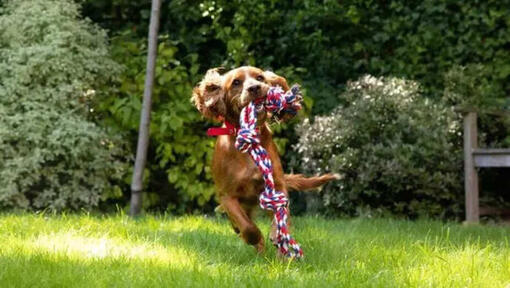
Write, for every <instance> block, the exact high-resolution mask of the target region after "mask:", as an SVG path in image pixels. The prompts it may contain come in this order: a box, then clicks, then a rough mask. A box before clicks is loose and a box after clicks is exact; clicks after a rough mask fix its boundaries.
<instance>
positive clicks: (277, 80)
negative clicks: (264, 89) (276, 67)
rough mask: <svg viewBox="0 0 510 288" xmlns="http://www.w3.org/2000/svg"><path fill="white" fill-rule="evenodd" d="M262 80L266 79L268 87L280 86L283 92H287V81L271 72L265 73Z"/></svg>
mask: <svg viewBox="0 0 510 288" xmlns="http://www.w3.org/2000/svg"><path fill="white" fill-rule="evenodd" d="M264 78H266V81H267V82H268V83H269V85H270V86H280V87H282V89H283V90H284V91H287V90H289V84H287V80H286V79H285V78H283V77H282V76H279V75H276V74H275V73H273V72H271V71H265V72H264Z"/></svg>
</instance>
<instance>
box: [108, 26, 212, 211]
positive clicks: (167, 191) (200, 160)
mask: <svg viewBox="0 0 510 288" xmlns="http://www.w3.org/2000/svg"><path fill="white" fill-rule="evenodd" d="M145 43H146V42H145V41H144V40H138V39H133V38H132V37H131V33H126V34H124V35H122V36H118V37H116V38H114V39H113V47H114V50H113V57H114V59H116V60H117V61H119V62H121V63H123V64H124V67H125V69H124V71H123V73H122V74H121V76H120V86H119V87H118V91H116V93H112V94H111V95H109V96H108V97H105V98H103V99H102V101H101V102H100V103H99V104H98V109H99V111H101V112H102V113H104V114H105V115H104V116H103V118H105V119H108V121H109V125H111V126H115V127H117V129H118V130H121V131H128V132H129V133H130V137H131V138H130V141H131V142H132V143H136V137H137V131H138V121H139V117H140V116H139V115H140V110H141V103H142V96H143V90H144V79H145V65H146V50H147V49H146V45H145ZM176 53H178V48H177V47H176V46H175V44H174V43H173V42H172V41H170V40H169V39H168V37H166V36H161V37H160V39H159V46H158V58H157V62H156V69H155V82H156V85H155V87H154V91H153V106H152V107H153V109H152V114H151V118H152V119H151V127H150V129H151V134H150V137H151V138H150V141H151V144H150V152H149V161H148V167H147V176H146V179H145V184H146V187H148V193H149V195H148V198H147V199H146V200H148V201H145V205H146V207H151V206H157V207H160V208H163V209H170V210H174V209H177V210H178V211H180V212H183V211H184V210H186V211H191V209H193V208H194V207H196V206H197V205H198V206H204V205H205V204H206V203H207V202H208V201H209V200H210V199H211V197H212V195H213V194H214V190H213V187H212V184H211V181H210V175H209V171H208V169H209V166H208V165H207V164H208V163H209V162H210V161H209V160H210V158H211V155H212V151H213V143H214V142H213V141H214V139H213V138H209V137H206V135H205V130H206V127H207V126H206V125H207V124H206V123H205V122H204V120H203V119H202V117H201V115H200V113H198V112H197V111H196V109H195V107H194V106H193V105H191V103H190V98H191V89H192V87H193V85H194V83H196V82H198V81H199V79H200V78H198V77H199V75H198V72H197V70H198V65H197V62H196V61H197V55H194V54H190V55H188V56H187V57H185V58H181V59H180V60H178V59H177V58H176V56H175V54H176ZM176 203H178V206H177V205H176Z"/></svg>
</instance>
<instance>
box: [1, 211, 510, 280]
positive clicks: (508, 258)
mask: <svg viewBox="0 0 510 288" xmlns="http://www.w3.org/2000/svg"><path fill="white" fill-rule="evenodd" d="M258 222H259V223H260V225H261V227H262V229H263V232H264V234H265V235H267V232H268V229H269V225H268V224H269V219H267V218H260V219H259V221H258ZM293 223H294V228H295V229H294V233H293V234H294V235H295V237H296V238H297V239H298V240H299V241H300V242H301V244H302V246H303V249H304V252H305V259H304V261H299V262H290V263H284V262H282V261H279V260H278V259H277V258H276V256H275V249H274V248H273V247H268V248H269V249H268V251H267V252H266V254H265V255H261V256H257V255H256V254H255V251H254V249H252V248H251V247H249V246H246V245H244V244H243V243H241V241H240V240H239V239H237V237H236V236H235V234H234V233H233V231H232V229H231V228H230V226H229V224H228V223H227V222H226V221H225V220H224V219H216V218H204V217H200V216H194V217H180V218H174V217H153V216H147V217H145V218H143V219H140V220H138V221H134V220H131V219H129V218H128V217H126V216H122V215H115V216H108V217H106V216H105V217H94V216H86V215H85V216H79V215H61V216H50V215H42V214H39V215H31V214H22V215H13V214H0V287H272V286H276V287H291V286H292V287H505V286H506V285H508V284H509V283H510V247H509V235H510V229H509V228H502V227H494V226H470V227H464V226H462V225H460V224H456V223H446V224H445V223H441V222H435V221H417V222H411V221H402V220H391V219H375V220H372V219H354V220H326V219H323V218H313V217H296V218H294V220H293ZM266 242H267V241H266Z"/></svg>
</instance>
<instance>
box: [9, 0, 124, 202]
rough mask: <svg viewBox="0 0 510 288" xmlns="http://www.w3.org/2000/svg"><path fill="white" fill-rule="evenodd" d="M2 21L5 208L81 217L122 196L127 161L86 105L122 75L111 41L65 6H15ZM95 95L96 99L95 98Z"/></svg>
mask: <svg viewBox="0 0 510 288" xmlns="http://www.w3.org/2000/svg"><path fill="white" fill-rule="evenodd" d="M2 9H3V10H2V15H1V16H0V27H2V29H1V30H0V207H4V208H5V207H11V208H12V207H16V208H37V209H40V208H50V209H55V210H60V209H64V208H72V209H78V208H81V207H91V206H95V205H97V204H98V202H99V201H100V200H101V199H106V198H108V197H110V196H112V195H113V194H112V193H113V192H114V191H118V190H116V189H115V187H113V186H111V185H110V180H111V179H113V178H115V177H116V176H119V175H120V174H121V173H122V170H123V166H122V165H119V163H118V161H116V159H117V158H116V157H117V156H120V155H122V154H121V152H122V151H121V149H120V147H119V146H118V145H116V144H115V142H114V141H113V139H112V138H111V137H110V136H109V135H108V134H107V133H106V131H105V130H104V129H102V128H100V127H99V126H98V125H96V124H94V123H93V122H92V121H90V119H92V118H93V114H92V113H91V111H90V106H89V104H90V103H91V102H93V101H94V98H95V97H97V96H100V95H101V94H102V91H101V88H102V87H104V85H105V84H107V83H108V82H109V81H110V80H111V79H112V77H113V76H114V75H115V74H116V72H118V71H119V67H118V66H117V65H116V64H115V63H114V62H113V61H112V60H110V58H109V56H108V50H107V43H106V34H105V32H104V31H102V30H101V29H99V28H97V27H96V26H94V25H92V24H91V23H90V22H89V21H86V20H81V19H80V18H79V10H78V6H77V5H76V4H75V3H74V2H73V1H67V0H12V1H7V2H4V7H3V8H2ZM96 94H97V95H96Z"/></svg>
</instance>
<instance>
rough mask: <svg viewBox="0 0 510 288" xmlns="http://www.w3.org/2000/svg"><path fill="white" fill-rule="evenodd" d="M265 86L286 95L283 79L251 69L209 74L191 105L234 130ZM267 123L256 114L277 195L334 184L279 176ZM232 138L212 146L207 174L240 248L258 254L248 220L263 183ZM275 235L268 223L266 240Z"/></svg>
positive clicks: (260, 244)
mask: <svg viewBox="0 0 510 288" xmlns="http://www.w3.org/2000/svg"><path fill="white" fill-rule="evenodd" d="M271 86H280V87H282V88H283V90H285V91H287V90H289V86H288V85H287V81H286V80H285V78H283V77H281V76H278V75H276V74H274V73H272V72H269V71H262V70H260V69H258V68H255V67H249V66H245V67H240V68H237V69H234V70H231V71H229V72H227V73H225V74H223V75H221V74H220V71H219V69H211V70H209V71H208V72H207V73H206V75H205V77H204V79H203V80H202V81H201V82H200V83H199V85H198V86H197V87H195V89H194V90H193V96H192V102H193V103H194V104H195V106H196V107H197V109H198V110H199V111H200V112H201V113H202V114H203V115H204V116H205V117H207V118H211V119H220V120H226V121H228V122H230V123H232V124H234V125H236V126H237V125H238V123H239V115H240V112H241V110H242V108H243V107H245V106H246V105H247V104H248V103H249V102H250V101H252V100H254V99H256V98H258V97H263V96H265V95H266V93H267V91H268V89H269V87H271ZM267 118H268V115H267V114H266V113H259V115H258V127H259V129H260V143H261V144H262V146H263V147H264V148H265V149H266V150H267V152H268V155H269V157H270V159H271V161H272V163H273V169H274V172H273V177H274V181H275V188H276V190H277V191H283V192H284V193H285V194H286V195H287V197H288V191H289V190H309V189H313V188H317V187H319V186H321V185H323V184H325V183H327V182H328V181H331V180H334V179H338V176H337V175H332V174H326V175H323V176H317V177H310V178H306V177H304V176H303V175H300V174H287V175H285V174H284V172H283V169H282V164H281V162H280V157H279V155H278V151H277V148H276V145H275V143H274V142H273V139H272V136H271V131H270V130H269V127H268V126H267V123H266V119H267ZM235 139H236V135H222V136H219V137H218V139H217V141H216V148H215V151H214V156H213V161H212V175H213V179H214V183H215V186H216V193H217V198H218V199H219V201H220V205H221V207H222V208H223V210H224V211H225V212H227V215H228V217H229V219H230V222H231V223H232V227H233V228H234V231H235V232H236V233H238V234H240V236H241V238H242V239H243V240H244V241H245V242H246V243H248V244H250V245H253V246H255V248H256V249H257V251H258V252H262V251H264V239H263V237H262V234H261V233H260V230H259V228H258V227H257V226H256V225H255V223H254V222H253V220H252V219H253V214H254V211H255V208H256V207H257V206H258V203H259V200H258V198H259V195H260V193H261V192H262V191H263V190H264V181H263V179H262V174H261V173H260V172H259V170H258V168H257V166H256V165H255V163H254V162H253V160H252V159H251V158H250V156H249V154H247V153H241V152H239V151H238V150H237V149H236V148H235V145H234V144H235ZM275 231H276V226H275V223H273V229H272V232H271V235H270V237H271V240H272V241H275V239H274V233H275Z"/></svg>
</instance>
